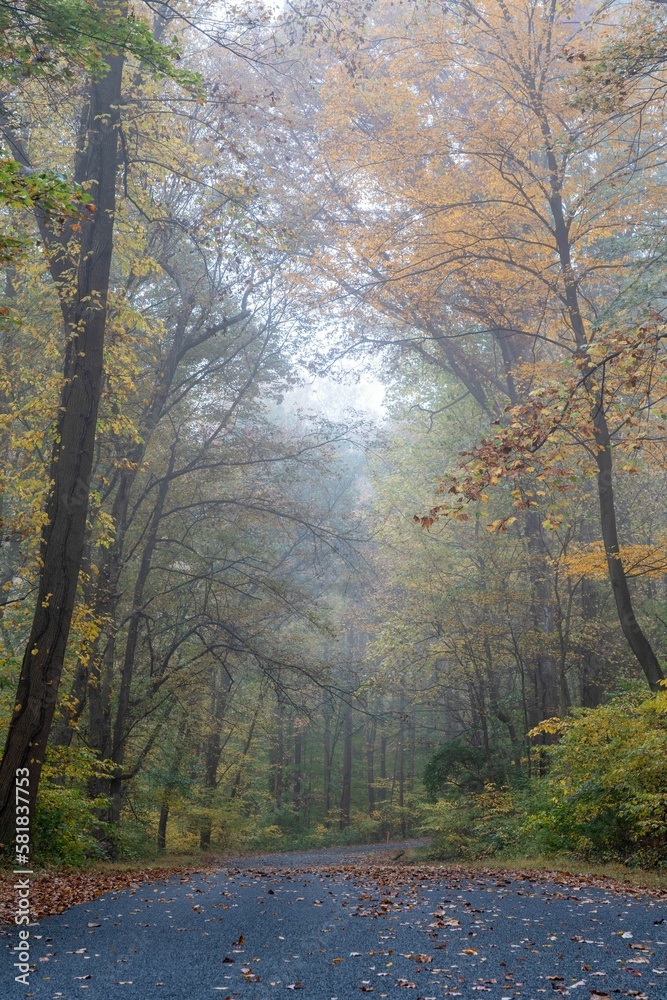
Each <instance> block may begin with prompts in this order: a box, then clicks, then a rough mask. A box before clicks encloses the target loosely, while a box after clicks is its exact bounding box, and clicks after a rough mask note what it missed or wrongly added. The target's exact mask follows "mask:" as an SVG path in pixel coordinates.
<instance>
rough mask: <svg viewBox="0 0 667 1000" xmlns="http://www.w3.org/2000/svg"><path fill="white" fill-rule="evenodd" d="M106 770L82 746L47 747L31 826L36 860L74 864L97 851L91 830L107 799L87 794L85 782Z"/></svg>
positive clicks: (93, 829)
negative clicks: (47, 750) (90, 796)
mask: <svg viewBox="0 0 667 1000" xmlns="http://www.w3.org/2000/svg"><path fill="white" fill-rule="evenodd" d="M107 773H108V768H107V765H106V764H105V763H104V762H100V761H99V760H97V758H96V757H95V755H94V754H93V753H91V752H90V751H89V750H86V749H85V748H83V747H77V748H72V747H55V748H53V749H51V750H49V753H48V756H47V759H46V761H45V763H44V768H43V770H42V780H41V783H40V789H39V797H38V800H37V807H36V810H35V816H34V819H33V826H32V834H33V838H34V850H35V855H36V857H37V858H38V859H39V861H40V862H45V861H46V862H49V861H51V862H58V863H61V864H68V865H78V864H81V863H82V862H83V861H84V860H85V859H86V858H88V857H95V856H99V855H100V854H101V851H100V849H99V846H98V840H97V838H96V837H95V830H96V829H99V828H100V826H102V825H103V824H101V823H100V821H99V819H98V811H99V810H100V809H102V808H104V806H105V805H106V804H107V801H106V799H105V798H104V797H103V796H98V797H97V798H94V799H91V798H89V797H88V795H87V784H88V782H89V781H90V779H91V778H94V777H97V776H102V775H105V774H107Z"/></svg>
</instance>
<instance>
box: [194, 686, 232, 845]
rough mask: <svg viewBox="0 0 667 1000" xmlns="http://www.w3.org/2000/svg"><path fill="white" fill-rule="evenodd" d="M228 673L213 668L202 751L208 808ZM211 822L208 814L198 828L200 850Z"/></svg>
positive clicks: (217, 761) (219, 751) (215, 782)
mask: <svg viewBox="0 0 667 1000" xmlns="http://www.w3.org/2000/svg"><path fill="white" fill-rule="evenodd" d="M226 679H227V681H228V675H227V674H226V671H225V670H224V667H223V668H221V669H220V671H218V669H217V668H214V669H213V677H212V681H213V696H212V699H211V720H210V729H209V733H208V736H207V738H206V742H205V751H204V806H205V807H206V808H207V809H210V808H211V806H212V805H213V795H214V792H215V790H216V788H217V787H218V765H219V764H220V756H221V754H222V739H221V735H222V734H221V730H222V721H223V719H224V717H225V712H226V710H227V702H228V699H229V692H230V691H231V683H229V681H228V683H227V685H226V686H225V680H226ZM212 828H213V823H212V820H211V817H210V815H209V816H206V817H205V819H204V820H203V821H202V825H201V828H200V830H199V847H200V848H201V850H202V851H208V849H209V847H210V846H211V831H212Z"/></svg>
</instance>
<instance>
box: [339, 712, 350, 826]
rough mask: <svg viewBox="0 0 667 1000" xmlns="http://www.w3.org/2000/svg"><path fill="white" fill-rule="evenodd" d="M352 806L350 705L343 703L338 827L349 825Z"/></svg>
mask: <svg viewBox="0 0 667 1000" xmlns="http://www.w3.org/2000/svg"><path fill="white" fill-rule="evenodd" d="M351 807H352V706H351V705H350V703H349V701H346V703H345V710H344V713H343V780H342V786H341V794H340V829H341V830H345V829H346V828H347V827H348V826H349V825H350V812H351Z"/></svg>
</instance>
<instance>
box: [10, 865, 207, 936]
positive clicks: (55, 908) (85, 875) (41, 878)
mask: <svg viewBox="0 0 667 1000" xmlns="http://www.w3.org/2000/svg"><path fill="white" fill-rule="evenodd" d="M201 870H203V869H201ZM194 871H195V870H194V869H191V868H190V869H184V868H145V869H131V870H126V871H99V872H95V871H74V870H72V871H57V872H55V871H44V872H38V873H35V875H33V876H32V877H31V879H30V903H31V914H32V917H33V920H41V919H42V918H43V917H51V916H53V915H54V914H55V913H62V911H63V910H66V909H68V907H70V906H75V905H76V904H77V903H89V902H91V900H93V899H96V898H97V897H98V896H103V895H105V893H107V892H120V891H121V890H124V889H130V890H131V889H134V890H135V891H136V889H138V887H139V886H140V885H141V884H142V882H161V881H163V880H164V879H168V878H172V877H173V876H175V875H180V876H181V881H187V880H188V879H189V878H190V875H191V874H193V872H194ZM17 878H19V876H17V875H12V874H11V873H8V872H7V873H4V872H3V873H2V874H1V875H0V924H8V923H13V921H14V911H15V909H16V893H15V890H14V888H13V886H14V883H15V882H16V879H17Z"/></svg>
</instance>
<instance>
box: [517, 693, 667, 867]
mask: <svg viewBox="0 0 667 1000" xmlns="http://www.w3.org/2000/svg"><path fill="white" fill-rule="evenodd" d="M549 726H550V722H547V723H543V724H542V726H540V727H538V730H534V732H536V731H547V730H548V728H549ZM551 729H552V730H554V729H555V730H557V731H558V732H559V733H560V741H559V743H558V744H557V745H556V746H554V747H550V748H549V751H548V752H549V756H550V758H551V768H550V772H549V775H548V777H547V779H546V786H547V801H546V804H545V805H544V807H543V808H542V809H541V810H539V811H537V812H535V813H534V815H533V816H531V817H530V819H529V820H528V822H527V824H526V830H527V832H532V833H535V835H536V836H538V837H539V838H541V840H542V843H543V845H544V848H545V849H546V850H548V851H553V850H565V851H574V852H576V853H578V854H583V855H587V856H596V857H599V858H602V859H611V858H622V859H628V860H631V861H635V862H638V863H641V862H650V863H656V862H664V861H665V860H666V858H667V692H664V691H662V692H660V693H658V694H655V695H652V696H651V697H649V698H645V697H642V696H641V695H638V694H632V693H630V694H627V693H626V694H624V695H621V696H619V697H617V698H614V699H613V700H612V701H610V702H609V704H607V705H603V706H601V707H599V708H595V709H588V710H584V709H581V710H579V711H578V712H576V713H575V714H574V715H573V717H572V718H569V719H565V720H562V721H559V722H557V723H555V724H553V725H551Z"/></svg>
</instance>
